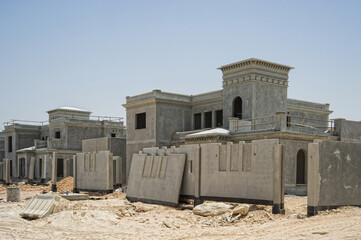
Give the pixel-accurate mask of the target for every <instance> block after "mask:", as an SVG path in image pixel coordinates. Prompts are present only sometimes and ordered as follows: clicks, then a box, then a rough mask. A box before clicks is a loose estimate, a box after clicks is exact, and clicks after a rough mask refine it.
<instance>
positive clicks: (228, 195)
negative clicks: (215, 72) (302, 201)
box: [127, 139, 284, 213]
mask: <svg viewBox="0 0 361 240" xmlns="http://www.w3.org/2000/svg"><path fill="white" fill-rule="evenodd" d="M282 152H283V146H282V145H281V144H279V140H278V139H269V140H256V141H252V143H244V142H239V143H237V144H233V143H231V142H229V143H227V144H226V145H221V144H220V143H208V144H201V145H200V146H199V145H183V146H180V147H179V148H174V147H172V148H170V149H169V148H168V149H167V148H163V149H159V148H146V149H143V152H142V153H144V154H135V155H133V158H134V159H137V161H139V163H138V165H137V167H136V169H137V170H135V168H133V165H132V168H131V171H132V174H133V173H135V172H136V175H137V176H138V177H139V178H142V176H143V177H144V172H148V171H149V172H152V171H151V170H150V169H149V168H150V166H152V169H153V170H154V169H159V168H157V167H154V165H152V163H154V162H155V159H158V160H159V159H162V158H165V157H166V156H167V155H169V156H172V155H173V154H184V155H185V156H186V159H185V165H184V166H185V168H184V172H183V176H182V177H183V180H182V186H181V190H180V193H179V194H180V195H181V196H184V197H188V198H195V199H201V200H220V201H231V202H248V203H260V204H268V205H273V206H274V212H275V213H280V212H282V210H283V193H284V189H283V170H282V166H283V154H282ZM149 155H150V156H149ZM158 160H157V161H158ZM145 161H148V162H149V163H148V164H146V162H145ZM156 166H158V165H156ZM146 169H148V170H146ZM158 171H159V170H158ZM142 173H143V175H142ZM168 173H169V174H170V175H172V174H175V173H174V170H170V171H169V172H168V170H167V173H166V175H167V174H168ZM176 174H177V177H178V172H177V173H176ZM148 175H150V174H148ZM140 181H141V180H139V179H137V178H135V177H129V182H128V184H131V185H132V186H133V187H135V186H140V184H144V183H140ZM148 181H150V182H153V183H154V180H153V179H152V178H150V179H149V178H148ZM157 184H158V183H157ZM162 184H164V183H162ZM162 186H163V185H162ZM171 186H173V185H172V184H171V183H170V182H169V183H168V184H167V185H166V186H163V188H169V187H171ZM175 186H176V187H175V189H177V186H178V185H175ZM148 187H149V188H150V189H152V187H151V186H148ZM138 191H142V192H141V193H140V192H138V193H137V194H138V195H134V194H133V196H132V197H133V198H134V197H136V196H140V195H141V194H143V192H144V191H148V190H146V189H143V190H138ZM154 191H156V190H154ZM157 193H158V192H157ZM127 194H128V193H127ZM152 199H156V200H157V202H160V201H161V200H162V199H165V198H160V199H159V196H152ZM173 203H174V202H173Z"/></svg>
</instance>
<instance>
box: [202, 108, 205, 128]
mask: <svg viewBox="0 0 361 240" xmlns="http://www.w3.org/2000/svg"><path fill="white" fill-rule="evenodd" d="M204 126H205V117H204V112H201V129H203V128H204Z"/></svg>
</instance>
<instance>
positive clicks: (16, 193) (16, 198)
mask: <svg viewBox="0 0 361 240" xmlns="http://www.w3.org/2000/svg"><path fill="white" fill-rule="evenodd" d="M6 201H8V202H20V188H19V187H8V188H7V189H6Z"/></svg>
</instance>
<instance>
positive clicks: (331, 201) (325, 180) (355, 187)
mask: <svg viewBox="0 0 361 240" xmlns="http://www.w3.org/2000/svg"><path fill="white" fill-rule="evenodd" d="M308 152H309V157H308V162H309V164H308V197H307V207H308V215H309V216H312V215H315V214H317V211H319V210H326V209H331V208H335V207H338V206H345V205H350V206H361V190H360V186H361V178H360V172H361V143H353V142H336V141H319V142H315V143H310V144H309V145H308Z"/></svg>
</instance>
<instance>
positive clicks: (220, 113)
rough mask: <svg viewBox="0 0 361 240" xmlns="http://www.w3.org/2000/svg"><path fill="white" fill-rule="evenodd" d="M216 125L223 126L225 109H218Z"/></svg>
mask: <svg viewBox="0 0 361 240" xmlns="http://www.w3.org/2000/svg"><path fill="white" fill-rule="evenodd" d="M216 126H217V127H222V126H223V110H217V111H216Z"/></svg>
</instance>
